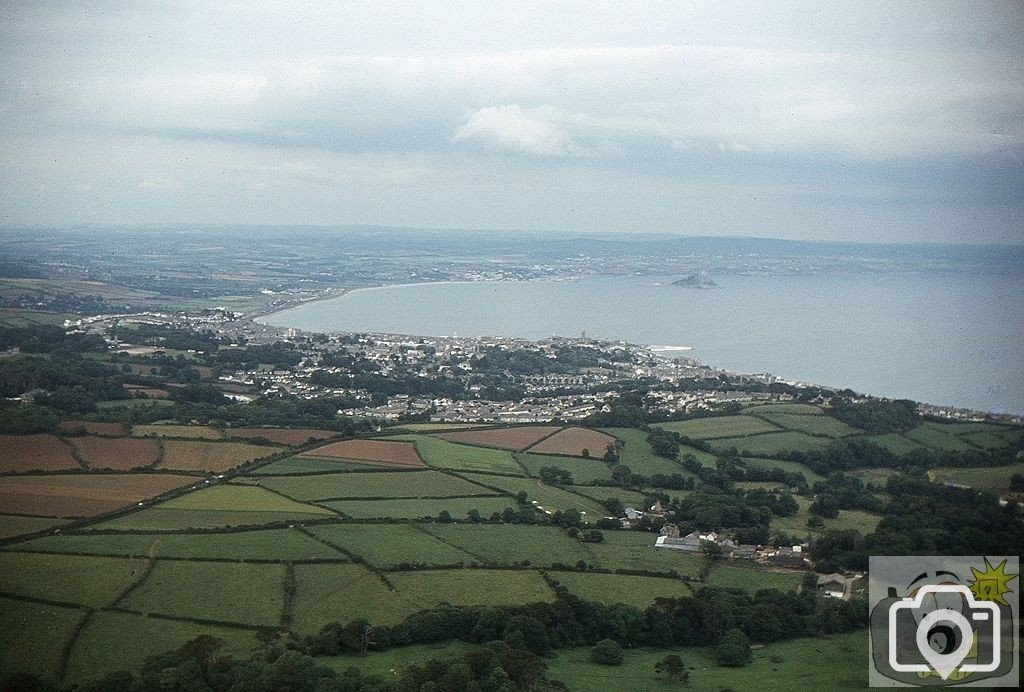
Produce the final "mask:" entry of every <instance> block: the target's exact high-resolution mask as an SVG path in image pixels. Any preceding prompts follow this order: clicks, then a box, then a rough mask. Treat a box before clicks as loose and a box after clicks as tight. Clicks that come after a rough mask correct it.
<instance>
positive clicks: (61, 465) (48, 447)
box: [0, 435, 82, 473]
mask: <svg viewBox="0 0 1024 692" xmlns="http://www.w3.org/2000/svg"><path fill="white" fill-rule="evenodd" d="M80 468H82V467H81V465H80V464H79V463H78V460H76V459H75V457H74V455H73V454H72V453H71V447H69V446H68V445H66V444H65V443H64V441H63V440H61V439H60V438H59V437H56V436H54V435H0V473H12V472H13V473H24V472H25V471H65V470H71V469H80Z"/></svg>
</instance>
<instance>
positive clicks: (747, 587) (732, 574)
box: [707, 564, 804, 593]
mask: <svg viewBox="0 0 1024 692" xmlns="http://www.w3.org/2000/svg"><path fill="white" fill-rule="evenodd" d="M803 577H804V572H769V571H767V570H763V569H754V568H753V567H736V566H734V565H730V564H717V565H715V567H713V568H712V570H711V573H710V574H709V575H708V581H707V584H708V586H721V587H723V588H730V589H743V590H744V591H749V592H750V593H756V592H757V591H760V590H761V589H778V590H779V591H795V590H796V588H797V587H798V586H800V582H801V580H803Z"/></svg>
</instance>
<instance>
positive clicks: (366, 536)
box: [309, 524, 476, 569]
mask: <svg viewBox="0 0 1024 692" xmlns="http://www.w3.org/2000/svg"><path fill="white" fill-rule="evenodd" d="M309 531H310V533H312V534H313V535H315V536H317V537H319V538H322V539H323V540H325V541H327V542H329V543H331V544H332V545H337V546H339V547H341V548H343V549H345V550H346V551H348V552H350V553H352V554H353V555H358V556H359V557H360V558H362V559H363V560H365V561H366V562H367V563H369V564H370V565H373V566H374V567H377V568H382V569H388V568H392V567H396V566H398V565H401V564H409V565H417V564H419V565H456V564H459V563H460V562H461V563H466V564H468V563H471V562H474V561H476V558H475V557H474V556H472V555H470V554H469V553H467V552H465V551H463V550H459V549H458V548H456V547H454V546H450V545H447V544H446V543H443V542H442V541H440V540H438V539H437V538H434V537H433V536H432V535H431V534H430V533H428V532H427V531H425V530H424V529H423V528H422V527H421V526H420V525H415V524H329V525H323V526H312V527H310V529H309Z"/></svg>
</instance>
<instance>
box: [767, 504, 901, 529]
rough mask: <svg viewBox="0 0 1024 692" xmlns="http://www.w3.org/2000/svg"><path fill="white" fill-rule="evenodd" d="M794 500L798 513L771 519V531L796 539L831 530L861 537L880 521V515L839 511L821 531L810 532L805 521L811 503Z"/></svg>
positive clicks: (809, 515)
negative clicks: (797, 506) (849, 532)
mask: <svg viewBox="0 0 1024 692" xmlns="http://www.w3.org/2000/svg"><path fill="white" fill-rule="evenodd" d="M794 499H795V500H796V501H797V504H798V505H800V511H799V512H797V513H796V514H794V515H793V516H791V517H774V518H773V519H772V530H773V531H784V532H786V533H788V534H792V535H794V536H796V537H798V538H802V537H804V536H811V535H817V534H818V533H820V532H821V531H829V530H831V529H837V530H842V529H856V530H857V531H860V533H861V534H862V535H866V534H869V533H871V532H872V531H874V530H875V527H876V526H878V522H879V521H881V520H882V515H880V514H872V513H870V512H865V511H863V510H859V509H841V510H839V516H838V517H836V518H835V519H825V520H824V522H825V527H824V528H823V529H820V530H811V529H808V528H807V520H808V519H810V517H811V513H810V512H809V511H807V510H808V507H810V506H811V502H812V501H811V500H810V499H809V498H806V497H801V496H799V495H794Z"/></svg>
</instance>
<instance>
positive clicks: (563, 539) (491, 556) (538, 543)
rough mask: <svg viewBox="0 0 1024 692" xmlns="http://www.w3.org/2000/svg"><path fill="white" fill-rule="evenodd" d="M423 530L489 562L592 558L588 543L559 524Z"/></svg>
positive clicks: (541, 563)
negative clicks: (576, 537) (567, 533)
mask: <svg viewBox="0 0 1024 692" xmlns="http://www.w3.org/2000/svg"><path fill="white" fill-rule="evenodd" d="M424 529H425V530H426V531H427V532H428V533H429V534H431V535H433V536H437V537H438V538H440V539H441V540H443V541H444V542H445V543H448V544H450V545H454V546H457V547H458V548H460V549H462V550H463V551H464V552H466V553H467V554H469V555H473V556H475V557H476V558H477V559H478V560H480V561H482V562H485V563H488V564H495V565H523V564H524V563H528V564H530V565H534V566H539V567H549V566H551V565H552V564H554V563H556V562H558V563H561V564H563V565H570V566H571V565H574V564H576V562H577V561H578V560H583V561H585V562H591V561H593V556H592V555H591V554H590V553H589V552H588V551H587V547H586V544H584V543H581V542H580V541H579V540H576V539H574V538H569V536H567V535H566V534H565V532H564V531H562V530H561V529H559V528H556V527H544V526H517V525H514V524H499V525H497V526H494V525H485V524H433V525H429V526H425V527H424Z"/></svg>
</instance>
